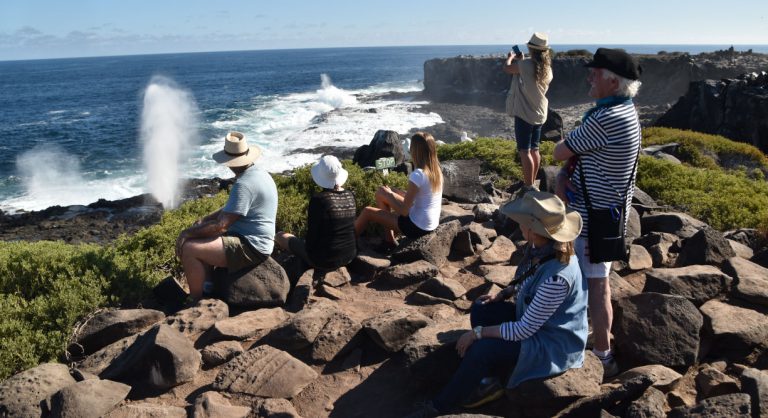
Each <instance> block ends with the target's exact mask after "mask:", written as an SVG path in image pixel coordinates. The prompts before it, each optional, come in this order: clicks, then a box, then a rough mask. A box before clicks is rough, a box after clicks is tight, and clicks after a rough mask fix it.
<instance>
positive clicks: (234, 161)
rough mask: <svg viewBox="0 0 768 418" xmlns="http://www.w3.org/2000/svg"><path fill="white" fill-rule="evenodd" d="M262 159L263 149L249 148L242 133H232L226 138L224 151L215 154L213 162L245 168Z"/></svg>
mask: <svg viewBox="0 0 768 418" xmlns="http://www.w3.org/2000/svg"><path fill="white" fill-rule="evenodd" d="M259 157H261V148H259V147H257V146H256V145H251V146H250V147H249V146H248V142H246V141H245V135H243V133H242V132H230V133H228V134H227V136H226V137H224V150H223V151H219V152H217V153H216V154H213V160H214V161H216V162H217V163H219V164H224V165H225V166H227V167H243V166H246V165H248V164H250V163H252V162H254V161H256V160H257V159H258V158H259Z"/></svg>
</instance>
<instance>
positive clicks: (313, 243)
mask: <svg viewBox="0 0 768 418" xmlns="http://www.w3.org/2000/svg"><path fill="white" fill-rule="evenodd" d="M311 173H312V179H313V180H314V181H315V184H317V185H318V186H320V187H322V188H323V190H322V191H321V192H320V193H317V194H315V195H314V196H312V198H311V199H310V200H309V207H308V209H307V211H308V213H307V235H306V238H305V240H302V239H301V238H298V237H296V236H294V235H292V234H289V233H287V232H282V231H281V232H278V233H277V235H276V236H275V242H276V243H277V245H278V246H279V247H280V248H282V249H283V250H287V251H290V252H291V253H293V254H295V255H297V256H298V257H299V258H301V259H302V261H303V262H304V263H305V264H306V266H307V267H313V268H320V269H323V270H326V271H330V270H335V269H337V268H339V267H341V266H346V265H347V264H349V263H350V262H352V259H353V258H355V255H357V245H356V242H355V241H356V240H355V209H356V206H355V195H353V194H352V192H350V191H349V190H344V188H343V187H342V186H343V185H344V182H346V181H347V177H349V173H348V172H347V170H345V169H344V167H342V166H341V162H340V161H339V159H338V158H336V157H334V156H333V155H325V156H323V157H322V158H320V161H318V162H317V163H315V165H314V166H313V167H312V171H311Z"/></svg>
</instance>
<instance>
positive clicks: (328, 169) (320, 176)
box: [311, 155, 349, 189]
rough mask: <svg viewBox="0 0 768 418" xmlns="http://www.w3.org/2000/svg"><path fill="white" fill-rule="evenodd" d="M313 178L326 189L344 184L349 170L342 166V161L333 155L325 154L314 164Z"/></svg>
mask: <svg viewBox="0 0 768 418" xmlns="http://www.w3.org/2000/svg"><path fill="white" fill-rule="evenodd" d="M311 172H312V180H314V181H315V183H317V185H318V186H320V187H322V188H324V189H333V188H335V187H336V185H338V186H339V187H341V186H343V185H344V182H346V181H347V177H349V172H347V170H345V169H344V167H342V166H341V161H339V159H338V158H336V157H334V156H333V155H324V156H322V157H321V158H320V161H318V162H316V163H315V165H313V166H312V171H311Z"/></svg>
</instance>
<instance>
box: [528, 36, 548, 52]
mask: <svg viewBox="0 0 768 418" xmlns="http://www.w3.org/2000/svg"><path fill="white" fill-rule="evenodd" d="M528 48H531V49H538V50H539V51H546V50H547V49H549V37H548V36H547V34H546V33H541V32H534V33H533V35H532V36H531V40H530V41H528Z"/></svg>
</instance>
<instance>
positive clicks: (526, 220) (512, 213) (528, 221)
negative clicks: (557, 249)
mask: <svg viewBox="0 0 768 418" xmlns="http://www.w3.org/2000/svg"><path fill="white" fill-rule="evenodd" d="M499 211H500V212H501V213H502V214H504V215H506V216H507V217H508V218H510V219H512V220H513V221H515V222H517V223H518V224H520V225H525V226H527V227H529V228H531V229H532V230H533V232H535V233H536V234H538V235H541V236H542V237H547V238H549V239H551V240H553V241H557V242H571V241H573V240H575V239H576V238H577V237H578V236H579V234H581V228H582V219H581V215H579V212H576V211H575V210H573V209H568V208H567V209H566V210H565V221H564V222H563V225H562V226H561V227H560V229H558V230H557V231H555V232H549V231H547V229H546V228H545V227H544V225H543V224H542V223H541V221H539V220H538V219H537V218H536V217H534V216H533V215H531V214H530V213H528V212H527V211H523V210H522V199H516V200H513V201H511V202H508V203H506V204H505V205H504V206H502V207H501V208H500V209H499Z"/></svg>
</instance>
